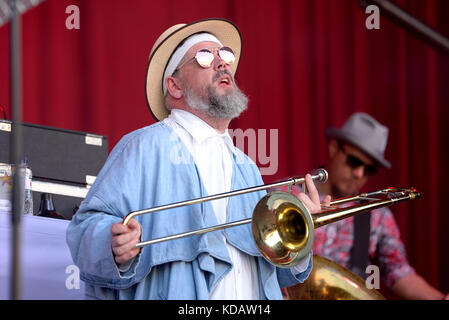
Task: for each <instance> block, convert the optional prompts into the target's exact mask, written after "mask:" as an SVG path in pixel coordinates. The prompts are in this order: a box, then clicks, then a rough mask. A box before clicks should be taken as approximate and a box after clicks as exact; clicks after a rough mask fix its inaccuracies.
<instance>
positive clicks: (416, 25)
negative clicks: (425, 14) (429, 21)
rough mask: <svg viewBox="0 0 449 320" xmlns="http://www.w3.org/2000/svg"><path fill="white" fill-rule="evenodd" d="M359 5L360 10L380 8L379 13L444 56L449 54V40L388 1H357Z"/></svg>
mask: <svg viewBox="0 0 449 320" xmlns="http://www.w3.org/2000/svg"><path fill="white" fill-rule="evenodd" d="M359 4H360V6H361V7H362V8H366V7H367V6H369V5H371V4H373V5H376V6H378V7H379V8H380V10H381V13H382V14H384V15H385V16H386V17H388V18H389V19H390V20H392V21H393V22H394V23H397V24H399V25H401V26H402V27H404V28H405V29H407V30H409V31H411V32H412V33H413V34H415V35H416V36H418V37H419V38H421V39H422V40H424V41H426V42H427V43H429V44H430V45H432V46H434V47H436V48H437V49H440V50H442V51H443V52H445V53H446V54H449V40H448V39H447V38H446V37H444V36H443V35H441V34H440V33H438V32H436V31H435V30H433V29H432V28H430V27H429V26H427V25H426V24H424V23H422V22H421V21H419V20H418V19H416V18H415V17H413V16H412V15H410V14H409V13H407V12H406V11H404V10H402V9H401V8H400V7H398V6H397V5H395V4H393V3H391V2H390V1H388V0H359Z"/></svg>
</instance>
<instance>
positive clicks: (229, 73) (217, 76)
mask: <svg viewBox="0 0 449 320" xmlns="http://www.w3.org/2000/svg"><path fill="white" fill-rule="evenodd" d="M225 74H227V75H228V76H229V77H230V78H231V81H232V83H234V77H233V76H232V73H231V72H230V71H229V70H219V71H217V74H216V75H215V76H214V78H213V79H212V81H213V82H215V81H217V80H218V78H220V77H221V76H222V75H225Z"/></svg>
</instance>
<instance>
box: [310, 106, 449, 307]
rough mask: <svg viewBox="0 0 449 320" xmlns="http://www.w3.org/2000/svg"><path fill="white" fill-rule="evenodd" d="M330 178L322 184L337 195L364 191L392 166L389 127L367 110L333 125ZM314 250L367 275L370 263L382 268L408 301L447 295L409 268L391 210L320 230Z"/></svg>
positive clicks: (385, 279) (391, 285)
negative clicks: (387, 154)
mask: <svg viewBox="0 0 449 320" xmlns="http://www.w3.org/2000/svg"><path fill="white" fill-rule="evenodd" d="M326 137H327V139H328V160H327V163H326V165H325V166H324V168H325V169H326V170H327V171H328V174H329V178H328V180H327V182H326V183H324V184H318V185H317V188H318V190H319V191H320V193H322V194H330V195H331V196H332V198H333V199H335V198H341V197H346V196H351V195H355V194H358V193H359V190H360V189H361V188H362V187H363V186H364V185H365V183H366V182H367V181H368V179H369V178H370V177H371V176H373V175H375V174H376V173H377V171H378V169H379V168H380V167H381V168H387V169H389V168H391V164H390V162H388V161H387V160H386V159H385V158H384V152H385V149H386V147H387V140H388V128H387V127H385V126H383V125H382V124H380V123H379V122H378V121H376V119H374V118H373V117H371V116H370V115H368V114H366V113H354V114H353V115H351V116H350V117H349V119H348V120H347V121H346V123H345V124H344V125H343V127H342V128H341V129H337V128H328V129H327V130H326ZM313 251H314V254H317V255H320V256H323V257H326V258H328V259H330V260H332V261H334V262H337V263H339V264H341V265H342V266H344V267H347V268H349V269H351V270H352V271H353V272H355V273H356V274H358V275H359V276H362V277H363V278H366V276H367V275H369V274H366V273H365V271H366V267H367V266H368V265H369V264H372V265H377V266H378V267H379V268H380V274H381V279H382V280H383V283H385V284H386V285H387V287H388V289H390V290H391V291H392V292H393V293H394V294H396V295H397V296H399V297H401V298H403V299H444V298H446V299H448V298H449V295H446V296H445V295H444V294H443V293H441V292H440V291H438V290H437V289H435V288H433V287H432V286H431V285H430V284H429V283H427V282H426V280H424V279H423V278H422V277H421V276H420V275H418V274H417V273H416V271H415V270H414V269H413V267H412V266H410V264H409V262H408V260H407V257H406V251H405V248H404V245H403V243H402V241H401V239H400V234H399V228H398V226H397V225H396V222H395V219H394V217H393V214H392V212H391V211H390V210H389V209H388V208H380V209H377V210H373V211H372V212H371V213H364V214H361V215H358V216H355V217H351V218H348V219H344V220H341V221H338V222H336V223H333V224H329V225H327V226H324V227H321V228H318V229H316V230H315V242H314V246H313Z"/></svg>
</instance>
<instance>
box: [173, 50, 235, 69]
mask: <svg viewBox="0 0 449 320" xmlns="http://www.w3.org/2000/svg"><path fill="white" fill-rule="evenodd" d="M217 51H218V56H219V57H220V59H222V60H223V61H224V62H225V63H226V64H228V65H229V64H233V63H234V61H235V54H234V51H232V49H231V48H229V47H221V48H220V47H211V48H204V49H200V50H198V51H197V52H196V55H195V56H194V57H193V58H191V59H189V60H187V61H185V62H184V63H181V64H180V65H179V66H178V67H177V68H176V70H175V72H176V71H178V70H179V69H181V68H182V67H184V66H185V65H186V64H188V63H190V62H192V61H194V60H196V62H197V63H198V64H199V65H200V66H201V67H203V68H205V69H207V68H210V67H211V66H212V62H213V61H214V58H215V57H214V53H215V52H217Z"/></svg>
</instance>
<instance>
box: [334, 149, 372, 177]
mask: <svg viewBox="0 0 449 320" xmlns="http://www.w3.org/2000/svg"><path fill="white" fill-rule="evenodd" d="M340 150H342V151H343V153H344V154H345V155H346V164H347V165H348V166H349V167H350V168H351V169H357V168H360V167H361V166H363V167H364V170H363V172H364V174H365V175H366V176H373V175H375V174H376V173H377V166H375V165H367V164H365V163H364V162H363V161H362V160H360V159H359V158H357V157H356V156H354V155H352V154H348V152H347V151H346V150H345V149H344V148H340Z"/></svg>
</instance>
